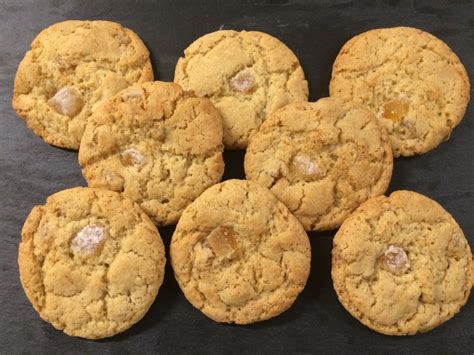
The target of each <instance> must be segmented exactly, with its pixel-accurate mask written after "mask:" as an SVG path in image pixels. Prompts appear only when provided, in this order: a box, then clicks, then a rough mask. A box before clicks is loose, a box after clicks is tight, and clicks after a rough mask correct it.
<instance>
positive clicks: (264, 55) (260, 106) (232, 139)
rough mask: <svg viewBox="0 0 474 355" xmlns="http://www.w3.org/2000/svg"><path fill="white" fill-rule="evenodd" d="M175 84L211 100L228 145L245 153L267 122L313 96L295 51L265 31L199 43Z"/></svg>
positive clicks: (223, 34)
mask: <svg viewBox="0 0 474 355" xmlns="http://www.w3.org/2000/svg"><path fill="white" fill-rule="evenodd" d="M174 81H175V82H177V83H178V84H180V85H181V86H182V87H183V88H184V89H185V90H193V91H194V92H195V93H196V95H197V96H201V97H208V98H209V99H210V100H211V101H212V102H213V103H214V105H216V107H217V109H218V110H219V112H220V113H221V115H222V118H223V120H224V144H225V146H226V147H227V148H230V149H242V148H245V147H246V146H247V144H248V140H249V138H250V135H251V134H252V133H253V131H254V130H255V129H256V128H257V127H258V126H259V125H260V123H261V122H263V120H265V118H266V117H267V116H268V115H270V114H271V113H272V112H274V111H275V110H277V109H278V108H280V107H282V106H284V105H285V104H287V103H289V102H294V101H305V100H307V98H308V83H307V81H306V80H305V78H304V73H303V69H302V68H301V66H300V63H299V61H298V58H296V56H295V55H294V54H293V52H292V51H291V50H290V49H289V48H288V47H287V46H286V45H285V44H283V43H282V42H280V41H279V40H278V39H276V38H274V37H272V36H270V35H268V34H266V33H262V32H255V31H250V32H247V31H242V32H237V31H231V30H222V31H217V32H213V33H209V34H207V35H205V36H202V37H201V38H198V39H197V40H196V41H194V42H193V43H192V44H191V45H190V46H189V47H188V48H187V49H186V50H185V51H184V57H182V58H180V59H179V61H178V64H177V65H176V72H175V77H174Z"/></svg>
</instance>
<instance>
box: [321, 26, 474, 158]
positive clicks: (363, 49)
mask: <svg viewBox="0 0 474 355" xmlns="http://www.w3.org/2000/svg"><path fill="white" fill-rule="evenodd" d="M469 90H470V85H469V78H468V76H467V73H466V69H465V68H464V66H463V65H462V64H461V62H460V61H459V58H458V57H457V56H456V54H454V53H453V52H452V51H451V49H450V48H449V47H448V46H447V45H446V44H445V43H443V42H442V41H441V40H439V39H438V38H436V37H434V36H433V35H431V34H429V33H426V32H423V31H421V30H418V29H416V28H410V27H395V28H382V29H376V30H371V31H368V32H365V33H362V34H360V35H358V36H356V37H354V38H352V39H351V40H349V41H348V42H347V43H346V44H345V45H344V46H343V47H342V49H341V51H340V52H339V54H338V56H337V58H336V61H335V62H334V66H333V71H332V79H331V83H330V86H329V91H330V94H331V96H337V97H340V98H342V99H343V100H345V101H356V102H358V103H361V104H363V105H366V106H367V107H369V108H370V109H371V110H372V111H373V112H374V113H375V114H376V115H377V117H378V119H379V121H380V122H381V123H382V125H383V126H384V127H385V128H386V129H387V131H388V135H389V138H390V142H391V144H392V150H393V154H394V156H395V157H398V156H400V155H402V156H411V155H415V154H423V153H426V152H428V151H430V150H432V149H434V148H435V147H437V146H438V145H439V144H440V143H441V142H443V141H445V140H447V139H448V138H449V136H450V134H451V131H452V130H453V129H454V127H456V125H458V124H459V122H460V121H461V119H462V118H463V116H464V113H465V111H466V107H467V104H468V102H469Z"/></svg>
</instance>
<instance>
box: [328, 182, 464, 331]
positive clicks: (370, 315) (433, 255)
mask: <svg viewBox="0 0 474 355" xmlns="http://www.w3.org/2000/svg"><path fill="white" fill-rule="evenodd" d="M332 278H333V282H334V288H335V290H336V292H337V295H338V297H339V300H340V301H341V303H342V305H343V306H344V307H345V308H346V309H347V310H348V311H349V312H350V313H351V314H352V315H353V316H354V317H355V318H357V319H358V320H359V321H360V322H362V323H363V324H365V325H366V326H368V327H369V328H371V329H373V330H375V331H377V332H380V333H383V334H387V335H411V334H415V333H418V332H426V331H428V330H430V329H433V328H435V327H437V326H438V325H440V324H442V323H444V322H445V321H447V320H448V319H450V318H451V317H453V316H454V315H455V314H456V313H457V312H458V311H459V309H460V308H461V307H462V306H463V305H464V304H465V303H466V300H467V298H468V296H469V292H470V291H471V286H472V255H471V250H470V248H469V245H468V243H467V241H466V238H465V237H464V234H463V232H462V230H461V228H460V227H459V225H458V224H457V223H456V221H455V220H454V219H453V217H452V216H451V215H450V214H449V213H448V212H446V210H444V209H443V208H442V207H441V206H440V205H439V204H437V203H436V202H435V201H433V200H431V199H429V198H428V197H426V196H423V195H420V194H418V193H416V192H411V191H396V192H394V193H392V194H391V195H390V197H385V196H380V197H376V198H373V199H370V200H369V201H367V202H365V203H364V204H363V205H362V206H361V207H359V208H358V209H357V210H356V211H355V212H354V213H353V214H352V215H351V216H350V217H349V218H347V219H346V220H345V221H344V223H343V224H342V226H341V228H340V229H339V231H338V232H337V233H336V236H335V237H334V248H333V251H332Z"/></svg>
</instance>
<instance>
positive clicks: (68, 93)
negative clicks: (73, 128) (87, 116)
mask: <svg viewBox="0 0 474 355" xmlns="http://www.w3.org/2000/svg"><path fill="white" fill-rule="evenodd" d="M48 105H49V106H50V107H52V108H53V109H54V111H56V112H57V113H59V114H61V115H65V116H69V117H74V116H76V115H77V114H78V113H79V112H81V110H82V107H83V106H84V101H83V100H82V98H81V94H80V93H79V92H78V91H77V90H75V89H73V88H70V87H64V88H62V89H61V90H59V91H58V92H57V93H56V94H55V95H54V96H53V97H52V98H50V99H49V100H48Z"/></svg>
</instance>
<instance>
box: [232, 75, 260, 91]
mask: <svg viewBox="0 0 474 355" xmlns="http://www.w3.org/2000/svg"><path fill="white" fill-rule="evenodd" d="M254 84H255V78H254V77H253V75H252V74H251V73H250V72H249V71H248V70H242V71H240V72H238V73H237V74H236V75H234V77H233V78H232V79H230V86H231V87H232V89H234V90H235V91H238V92H242V93H244V94H246V93H248V92H250V91H252V89H253V88H254Z"/></svg>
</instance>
